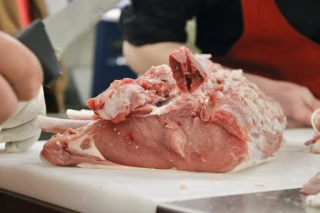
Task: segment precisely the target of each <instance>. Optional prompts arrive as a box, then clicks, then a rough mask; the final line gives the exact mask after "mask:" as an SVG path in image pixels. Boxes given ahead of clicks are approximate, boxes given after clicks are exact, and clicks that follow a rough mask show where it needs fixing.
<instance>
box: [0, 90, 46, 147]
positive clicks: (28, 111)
mask: <svg viewBox="0 0 320 213" xmlns="http://www.w3.org/2000/svg"><path fill="white" fill-rule="evenodd" d="M45 114H46V104H45V100H44V93H43V88H42V87H41V89H40V91H39V93H38V95H37V97H36V98H34V99H33V100H31V101H29V102H20V103H19V104H18V105H17V110H16V112H15V114H14V115H13V116H12V117H11V118H10V119H9V120H8V121H7V122H5V123H4V125H3V126H2V129H1V127H0V143H6V145H5V151H6V152H23V151H25V150H27V149H28V148H30V147H31V146H32V145H33V144H34V143H35V142H36V141H37V140H38V139H39V137H40V134H41V129H40V127H39V126H38V124H37V120H36V119H37V116H38V115H45Z"/></svg>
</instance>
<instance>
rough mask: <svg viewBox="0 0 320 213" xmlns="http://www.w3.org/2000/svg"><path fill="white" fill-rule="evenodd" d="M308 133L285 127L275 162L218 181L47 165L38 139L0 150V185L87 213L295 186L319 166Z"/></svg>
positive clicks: (204, 176)
mask: <svg viewBox="0 0 320 213" xmlns="http://www.w3.org/2000/svg"><path fill="white" fill-rule="evenodd" d="M313 134H314V131H313V130H311V129H299V130H290V131H286V133H285V137H286V139H287V140H288V144H287V145H286V146H285V147H283V148H282V150H281V151H280V152H279V154H278V155H277V158H276V159H275V160H273V161H270V162H267V163H264V164H261V165H258V166H256V167H253V168H250V169H247V170H244V171H241V172H236V173H231V174H222V175H221V177H220V179H219V180H215V178H216V177H217V174H208V173H206V174H204V173H190V172H177V171H171V170H170V171H159V170H140V171H139V170H111V169H110V170H108V169H84V168H62V167H51V166H47V165H45V164H43V163H42V162H41V161H40V160H39V152H40V149H41V147H42V145H43V143H41V142H39V143H37V144H35V145H34V146H33V147H32V148H31V150H29V151H27V152H25V153H22V154H6V153H1V152H0V188H4V189H7V190H11V191H14V192H18V193H21V194H24V195H27V196H30V197H34V198H38V199H41V200H44V201H47V202H50V203H53V204H56V205H60V206H63V207H66V208H70V209H73V210H76V211H81V212H91V213H94V212H155V209H156V204H157V203H161V202H166V201H173V200H182V199H191V198H199V197H209V196H221V195H230V194H239V193H250V192H258V191H270V190H277V189H290V188H297V187H301V186H302V184H304V183H305V182H306V181H308V180H309V179H310V178H311V177H312V176H314V175H315V174H316V172H318V171H319V170H320V169H319V162H320V155H315V154H310V153H308V151H307V150H306V149H305V148H304V146H303V143H304V142H305V141H306V140H308V139H310V138H311V137H313ZM0 149H1V146H0ZM216 179H217V178H216ZM181 185H184V186H185V189H180V186H181ZM184 186H183V187H182V188H184Z"/></svg>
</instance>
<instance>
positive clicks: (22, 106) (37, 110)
mask: <svg viewBox="0 0 320 213" xmlns="http://www.w3.org/2000/svg"><path fill="white" fill-rule="evenodd" d="M44 114H45V100H44V95H43V89H42V87H41V88H40V90H39V92H38V95H37V97H36V98H34V99H33V100H31V101H30V102H20V103H18V105H17V110H16V112H15V114H14V115H13V116H12V117H11V118H10V120H8V121H7V122H6V123H5V124H4V126H3V128H4V129H10V128H14V127H17V126H20V125H21V124H25V123H27V122H29V121H31V120H32V119H34V118H36V117H37V116H38V115H44Z"/></svg>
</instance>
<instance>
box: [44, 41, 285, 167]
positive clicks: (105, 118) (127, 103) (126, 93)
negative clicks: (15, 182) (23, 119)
mask: <svg viewBox="0 0 320 213" xmlns="http://www.w3.org/2000/svg"><path fill="white" fill-rule="evenodd" d="M169 65H170V66H168V65H160V66H156V67H151V68H150V70H149V71H147V72H146V74H144V75H143V76H141V77H139V78H138V79H135V80H133V79H123V80H116V81H114V82H113V83H112V84H111V86H110V87H109V88H108V89H107V90H106V91H105V92H103V93H101V94H100V95H99V96H97V97H95V98H91V99H89V100H88V101H87V105H88V106H89V107H90V109H91V110H92V111H93V112H94V115H92V114H91V113H89V112H83V116H81V112H79V113H75V112H73V113H72V116H71V117H70V118H71V120H63V119H61V120H60V123H59V124H57V123H56V125H49V124H48V123H51V122H50V121H46V122H43V119H49V120H50V118H43V117H39V124H40V127H42V128H43V129H45V130H46V131H55V132H57V128H55V126H59V127H60V128H58V129H59V130H61V131H60V133H62V134H60V133H58V134H56V135H55V136H53V137H52V138H51V139H50V140H48V141H47V142H46V144H45V145H44V147H43V150H42V152H41V158H42V159H43V160H44V161H45V162H49V163H51V164H55V165H61V166H69V165H70V166H71V165H79V164H84V163H90V164H98V165H99V164H101V165H110V166H112V165H123V166H132V167H143V168H155V169H173V168H175V169H178V170H184V171H196V172H221V173H224V172H231V171H237V170H240V169H245V168H248V167H252V166H255V165H257V164H259V163H262V162H265V161H267V160H268V159H270V158H272V157H273V156H274V154H275V153H276V152H277V151H278V150H279V148H280V146H281V145H282V143H283V137H282V134H283V131H284V129H285V126H286V118H285V116H284V113H283V110H282V108H281V107H280V105H279V104H278V103H276V102H274V101H273V100H272V99H271V98H270V97H269V96H267V95H266V94H264V93H263V92H262V91H261V90H259V88H258V87H257V86H256V85H255V84H253V83H251V82H249V81H248V80H247V79H246V78H245V77H244V76H243V75H242V71H241V70H229V69H225V68H223V67H222V66H220V65H219V64H215V63H213V62H211V61H210V60H209V59H208V57H206V56H202V55H192V54H191V52H190V51H189V50H188V49H187V48H185V47H181V48H180V49H178V50H176V51H173V52H172V53H171V54H170V56H169ZM84 113H85V114H84ZM88 115H90V116H91V120H90V119H89V120H88ZM72 117H74V119H77V120H73V119H72ZM81 118H83V120H81ZM72 121H75V123H76V124H74V125H73V126H74V127H76V128H69V129H68V126H69V125H70V123H68V122H72ZM54 122H57V121H56V120H54ZM81 123H83V126H79V125H80V124H81ZM70 126H72V125H70ZM61 127H65V129H64V130H62V128H61Z"/></svg>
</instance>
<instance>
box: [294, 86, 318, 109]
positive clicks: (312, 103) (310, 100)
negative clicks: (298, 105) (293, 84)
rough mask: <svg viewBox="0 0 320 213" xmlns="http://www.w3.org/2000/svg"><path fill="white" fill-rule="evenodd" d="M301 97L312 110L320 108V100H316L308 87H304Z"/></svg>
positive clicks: (301, 90)
mask: <svg viewBox="0 0 320 213" xmlns="http://www.w3.org/2000/svg"><path fill="white" fill-rule="evenodd" d="M299 95H300V97H301V98H302V99H303V100H304V101H305V103H306V104H307V105H308V106H309V107H310V108H311V109H312V110H316V109H319V108H320V100H318V99H316V98H315V97H314V96H313V94H312V92H311V91H310V90H309V89H308V88H307V87H302V88H301V89H300V90H299Z"/></svg>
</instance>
